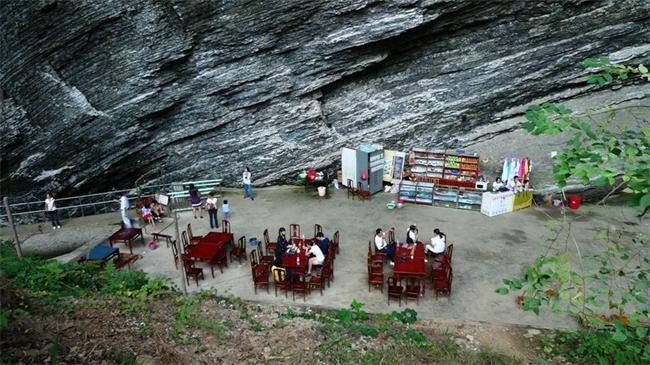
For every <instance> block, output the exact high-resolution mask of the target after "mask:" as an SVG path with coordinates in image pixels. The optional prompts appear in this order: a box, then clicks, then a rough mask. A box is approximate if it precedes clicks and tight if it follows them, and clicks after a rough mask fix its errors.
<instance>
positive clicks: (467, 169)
mask: <svg viewBox="0 0 650 365" xmlns="http://www.w3.org/2000/svg"><path fill="white" fill-rule="evenodd" d="M408 165H409V166H408V169H407V172H408V178H405V179H404V180H402V181H401V182H400V188H399V199H400V201H403V202H410V203H416V204H428V205H434V206H440V207H447V208H457V209H470V210H480V209H481V195H482V190H480V189H477V183H480V182H478V176H479V173H480V169H479V156H478V154H476V153H468V152H465V151H463V150H458V149H438V150H433V151H427V150H424V149H417V148H414V149H412V150H411V151H409V154H408Z"/></svg>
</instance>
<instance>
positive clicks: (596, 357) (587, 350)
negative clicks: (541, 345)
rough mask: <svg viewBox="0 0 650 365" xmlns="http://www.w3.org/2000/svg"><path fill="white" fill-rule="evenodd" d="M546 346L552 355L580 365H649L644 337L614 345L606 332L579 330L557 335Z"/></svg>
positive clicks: (610, 335) (608, 332)
mask: <svg viewBox="0 0 650 365" xmlns="http://www.w3.org/2000/svg"><path fill="white" fill-rule="evenodd" d="M646 335H647V334H646ZM545 342H546V343H545V345H546V346H550V347H551V348H553V349H554V351H553V353H555V354H558V355H563V356H564V357H565V358H567V360H570V361H572V362H575V363H579V364H621V365H626V364H629V365H636V364H650V345H649V344H648V341H647V338H643V337H637V338H627V339H626V340H625V341H616V340H614V339H613V338H612V333H611V331H608V330H602V329H601V330H593V331H585V330H580V331H571V332H558V333H557V334H556V336H555V339H554V340H553V341H545Z"/></svg>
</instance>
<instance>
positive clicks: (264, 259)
mask: <svg viewBox="0 0 650 365" xmlns="http://www.w3.org/2000/svg"><path fill="white" fill-rule="evenodd" d="M257 257H258V258H259V262H260V265H269V267H270V266H271V265H273V262H274V261H275V256H273V255H264V254H262V245H260V244H258V245H257Z"/></svg>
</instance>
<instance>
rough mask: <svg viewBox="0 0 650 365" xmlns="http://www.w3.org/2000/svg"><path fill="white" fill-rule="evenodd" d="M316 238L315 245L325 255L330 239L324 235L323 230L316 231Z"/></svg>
mask: <svg viewBox="0 0 650 365" xmlns="http://www.w3.org/2000/svg"><path fill="white" fill-rule="evenodd" d="M316 239H318V242H316V246H318V247H319V248H320V250H321V251H322V252H323V254H324V255H325V256H327V253H328V252H329V251H328V249H329V247H330V239H329V238H327V237H325V235H324V234H323V232H318V233H316Z"/></svg>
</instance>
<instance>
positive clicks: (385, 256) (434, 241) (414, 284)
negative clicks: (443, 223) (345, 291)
mask: <svg viewBox="0 0 650 365" xmlns="http://www.w3.org/2000/svg"><path fill="white" fill-rule="evenodd" d="M386 236H387V237H386ZM446 241H447V236H446V235H445V234H444V233H442V232H441V231H440V230H439V229H437V228H436V229H435V230H434V231H433V235H432V237H431V240H430V241H429V242H427V243H426V244H425V243H423V242H420V241H419V237H418V228H417V226H416V225H415V224H413V225H411V226H409V228H408V230H407V231H406V239H405V240H404V242H402V243H400V242H399V240H398V239H397V238H396V237H395V229H394V228H391V229H389V230H388V231H387V232H384V231H383V230H382V229H381V228H377V229H376V230H375V237H374V250H373V242H372V241H369V242H368V290H370V289H371V288H372V287H373V286H375V287H377V288H379V289H381V290H382V292H383V288H384V285H385V284H387V286H388V303H389V304H390V300H391V299H396V300H398V301H399V303H400V305H401V300H402V298H406V300H407V302H408V299H409V298H412V299H415V300H417V301H419V299H420V297H422V296H424V293H425V289H426V277H427V276H430V278H431V284H432V288H433V292H434V294H435V295H436V297H437V296H438V295H439V294H443V295H450V294H451V283H452V279H453V272H452V267H451V258H452V254H453V245H452V244H447V242H446ZM386 261H388V262H389V263H390V266H391V267H392V273H390V274H388V277H387V275H386V274H385V272H384V263H385V262H386ZM427 263H428V264H427Z"/></svg>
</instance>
